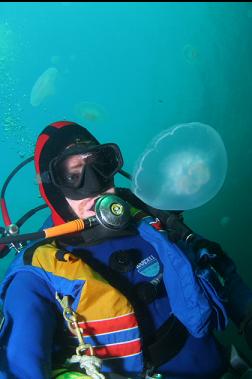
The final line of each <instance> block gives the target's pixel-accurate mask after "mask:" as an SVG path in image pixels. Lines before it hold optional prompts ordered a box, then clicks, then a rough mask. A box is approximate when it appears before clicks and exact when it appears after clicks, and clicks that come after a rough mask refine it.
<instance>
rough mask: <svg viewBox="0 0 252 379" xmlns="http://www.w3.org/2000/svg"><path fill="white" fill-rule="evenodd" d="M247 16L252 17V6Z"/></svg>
mask: <svg viewBox="0 0 252 379" xmlns="http://www.w3.org/2000/svg"><path fill="white" fill-rule="evenodd" d="M247 16H248V18H252V8H251V9H249V10H248V12H247Z"/></svg>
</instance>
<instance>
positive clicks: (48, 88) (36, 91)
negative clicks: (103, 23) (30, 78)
mask: <svg viewBox="0 0 252 379" xmlns="http://www.w3.org/2000/svg"><path fill="white" fill-rule="evenodd" d="M57 77H58V70H57V69H56V68H55V67H50V68H48V69H47V70H46V71H44V72H43V74H42V75H40V76H39V78H38V79H37V80H36V82H35V84H34V86H33V88H32V90H31V97H30V103H31V105H32V106H33V107H37V106H39V105H40V104H41V103H42V102H43V101H44V100H45V99H47V98H48V97H50V96H52V95H54V94H55V90H56V87H55V85H56V79H57Z"/></svg>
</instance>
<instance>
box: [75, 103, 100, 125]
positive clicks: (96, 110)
mask: <svg viewBox="0 0 252 379" xmlns="http://www.w3.org/2000/svg"><path fill="white" fill-rule="evenodd" d="M75 114H76V116H77V117H78V118H79V119H80V120H81V121H84V122H86V121H91V122H94V121H103V120H104V118H105V110H104V108H103V107H102V106H100V105H98V104H95V103H89V102H87V101H81V102H80V103H78V104H76V106H75Z"/></svg>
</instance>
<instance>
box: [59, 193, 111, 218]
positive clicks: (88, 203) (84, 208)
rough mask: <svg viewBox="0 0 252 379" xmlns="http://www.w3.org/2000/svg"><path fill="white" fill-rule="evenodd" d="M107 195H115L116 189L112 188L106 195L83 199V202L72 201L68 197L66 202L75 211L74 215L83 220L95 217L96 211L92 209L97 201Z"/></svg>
mask: <svg viewBox="0 0 252 379" xmlns="http://www.w3.org/2000/svg"><path fill="white" fill-rule="evenodd" d="M106 193H115V188H114V187H111V188H109V189H108V190H107V191H105V192H104V193H102V194H99V195H96V196H94V197H86V198H85V199H81V200H72V199H68V198H67V197H66V200H67V202H68V204H69V205H70V207H71V208H72V210H73V211H74V213H75V214H76V215H77V216H78V217H79V218H82V219H83V218H87V217H91V216H95V211H94V210H92V209H91V208H92V207H93V205H94V203H95V200H96V199H98V198H99V197H100V196H102V195H104V194H106Z"/></svg>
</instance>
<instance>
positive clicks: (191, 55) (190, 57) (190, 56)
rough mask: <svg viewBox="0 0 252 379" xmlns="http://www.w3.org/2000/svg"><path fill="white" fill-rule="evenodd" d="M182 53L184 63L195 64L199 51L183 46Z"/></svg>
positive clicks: (190, 46) (189, 46) (192, 47)
mask: <svg viewBox="0 0 252 379" xmlns="http://www.w3.org/2000/svg"><path fill="white" fill-rule="evenodd" d="M183 53H184V57H185V59H186V61H187V62H188V63H195V62H197V61H198V59H199V49H198V48H197V47H196V46H193V45H189V44H188V45H185V46H184V48H183Z"/></svg>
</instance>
